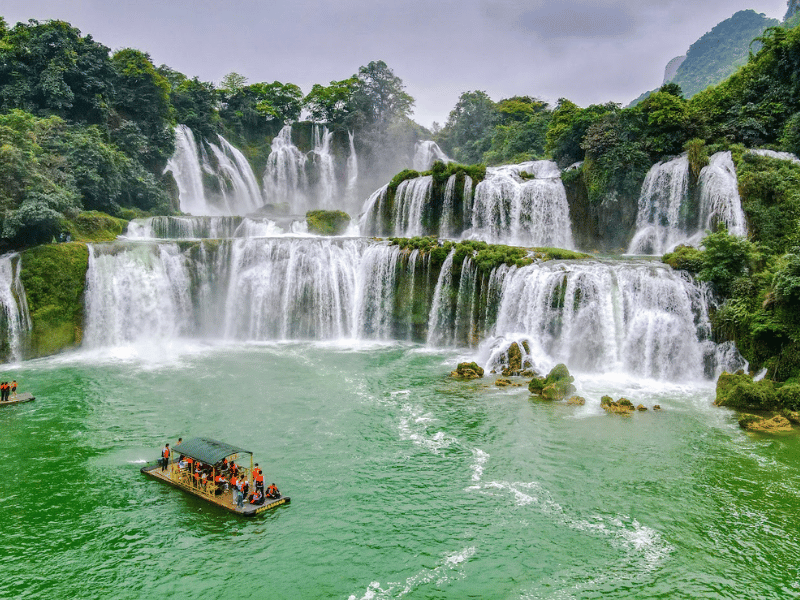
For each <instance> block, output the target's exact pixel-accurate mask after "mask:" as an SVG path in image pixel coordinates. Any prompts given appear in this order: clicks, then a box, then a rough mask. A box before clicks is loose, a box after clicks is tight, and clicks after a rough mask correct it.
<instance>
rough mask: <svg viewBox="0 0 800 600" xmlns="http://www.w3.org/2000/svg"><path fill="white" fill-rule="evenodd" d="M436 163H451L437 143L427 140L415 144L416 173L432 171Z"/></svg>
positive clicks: (414, 166) (414, 165)
mask: <svg viewBox="0 0 800 600" xmlns="http://www.w3.org/2000/svg"><path fill="white" fill-rule="evenodd" d="M436 161H440V162H443V163H449V162H451V161H450V159H449V158H447V155H446V154H445V153H444V152H442V149H441V148H439V146H438V145H437V144H436V142H433V141H430V140H427V141H419V142H417V143H416V144H414V162H413V168H414V170H415V171H420V172H422V171H430V169H431V167H433V163H435V162H436Z"/></svg>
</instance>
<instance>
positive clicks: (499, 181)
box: [465, 160, 574, 248]
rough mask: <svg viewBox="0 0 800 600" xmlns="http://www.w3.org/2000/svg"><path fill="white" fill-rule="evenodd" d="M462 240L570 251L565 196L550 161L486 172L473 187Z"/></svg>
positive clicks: (569, 231) (556, 168)
mask: <svg viewBox="0 0 800 600" xmlns="http://www.w3.org/2000/svg"><path fill="white" fill-rule="evenodd" d="M465 237H469V238H471V239H480V240H484V241H486V242H489V243H496V244H511V245H518V246H551V247H558V248H573V247H574V243H573V240H572V226H571V223H570V219H569V206H568V204H567V194H566V191H565V190H564V185H563V183H562V182H561V173H560V171H559V169H558V166H557V165H556V164H555V163H554V162H552V161H545V160H540V161H532V162H526V163H522V164H519V165H507V166H503V167H495V168H489V169H487V170H486V179H484V180H483V181H481V182H480V183H479V184H478V185H477V186H476V187H475V198H474V204H473V206H472V227H471V230H470V231H469V232H467V233H466V235H465Z"/></svg>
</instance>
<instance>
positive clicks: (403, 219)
mask: <svg viewBox="0 0 800 600" xmlns="http://www.w3.org/2000/svg"><path fill="white" fill-rule="evenodd" d="M432 185H433V177H431V176H430V175H426V176H425V177H415V178H414V179H407V180H406V181H403V182H402V183H401V184H400V185H398V186H397V192H396V193H395V196H394V215H393V219H392V221H393V222H394V235H395V236H398V237H414V236H418V235H425V232H424V228H423V224H422V211H423V209H424V208H425V206H426V205H427V204H428V203H429V202H430V199H431V186H432Z"/></svg>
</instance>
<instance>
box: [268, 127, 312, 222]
mask: <svg viewBox="0 0 800 600" xmlns="http://www.w3.org/2000/svg"><path fill="white" fill-rule="evenodd" d="M307 189H308V177H307V176H306V155H305V154H303V153H302V152H300V150H299V149H298V148H297V146H295V145H294V144H293V143H292V126H291V125H286V126H284V127H283V129H281V130H280V133H278V135H277V136H275V138H274V139H273V140H272V146H271V151H270V154H269V157H268V158H267V166H266V170H265V171H264V198H265V199H266V201H267V203H269V204H284V203H285V204H288V206H289V209H290V211H291V212H292V213H294V214H305V212H306V209H307V205H308V198H307V196H306V190H307Z"/></svg>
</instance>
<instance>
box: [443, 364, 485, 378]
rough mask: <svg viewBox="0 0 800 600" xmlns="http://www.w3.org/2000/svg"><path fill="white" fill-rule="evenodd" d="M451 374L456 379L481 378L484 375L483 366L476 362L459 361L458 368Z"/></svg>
mask: <svg viewBox="0 0 800 600" xmlns="http://www.w3.org/2000/svg"><path fill="white" fill-rule="evenodd" d="M450 376H451V377H455V378H456V379H480V378H481V377H483V368H482V367H480V366H478V363H476V362H469V363H466V362H464V363H459V365H458V367H456V370H455V371H452V372H451V373H450Z"/></svg>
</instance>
